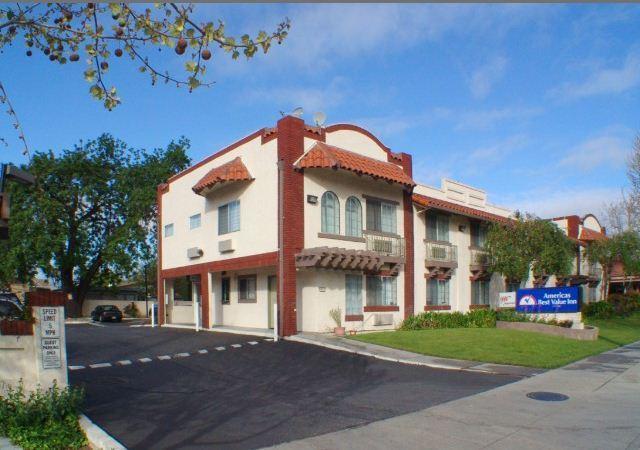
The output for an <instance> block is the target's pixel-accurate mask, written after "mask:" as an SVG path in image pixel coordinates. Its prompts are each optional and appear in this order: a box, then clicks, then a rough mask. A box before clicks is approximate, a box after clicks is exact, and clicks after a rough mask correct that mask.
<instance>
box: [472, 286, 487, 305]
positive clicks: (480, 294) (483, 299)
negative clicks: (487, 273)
mask: <svg viewBox="0 0 640 450" xmlns="http://www.w3.org/2000/svg"><path fill="white" fill-rule="evenodd" d="M471 304H472V305H488V304H489V281H488V280H478V281H472V282H471Z"/></svg>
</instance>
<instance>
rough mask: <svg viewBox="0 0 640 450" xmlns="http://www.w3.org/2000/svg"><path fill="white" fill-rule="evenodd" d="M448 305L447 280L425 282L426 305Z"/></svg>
mask: <svg viewBox="0 0 640 450" xmlns="http://www.w3.org/2000/svg"><path fill="white" fill-rule="evenodd" d="M448 304H449V280H433V279H432V280H427V305H430V306H437V305H448Z"/></svg>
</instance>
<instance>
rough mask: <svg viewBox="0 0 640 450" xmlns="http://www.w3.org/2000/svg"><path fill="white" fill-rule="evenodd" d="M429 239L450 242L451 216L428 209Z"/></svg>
mask: <svg viewBox="0 0 640 450" xmlns="http://www.w3.org/2000/svg"><path fill="white" fill-rule="evenodd" d="M425 218H426V222H427V239H428V240H430V241H441V242H449V216H447V215H446V214H438V213H436V212H434V211H427V213H426V216H425Z"/></svg>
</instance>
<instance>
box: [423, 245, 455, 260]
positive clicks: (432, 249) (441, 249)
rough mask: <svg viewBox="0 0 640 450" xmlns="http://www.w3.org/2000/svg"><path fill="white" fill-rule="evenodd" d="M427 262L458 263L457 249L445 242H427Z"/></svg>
mask: <svg viewBox="0 0 640 450" xmlns="http://www.w3.org/2000/svg"><path fill="white" fill-rule="evenodd" d="M425 244H426V247H427V254H426V260H427V261H440V262H457V261H458V247H457V246H456V245H452V244H448V243H445V242H431V241H427V242H426V243H425Z"/></svg>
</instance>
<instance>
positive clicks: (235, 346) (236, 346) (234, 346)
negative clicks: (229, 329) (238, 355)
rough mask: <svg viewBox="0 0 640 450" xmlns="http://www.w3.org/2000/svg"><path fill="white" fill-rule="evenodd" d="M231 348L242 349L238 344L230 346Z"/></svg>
mask: <svg viewBox="0 0 640 450" xmlns="http://www.w3.org/2000/svg"><path fill="white" fill-rule="evenodd" d="M231 346H232V347H233V348H240V347H242V345H240V344H231Z"/></svg>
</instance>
